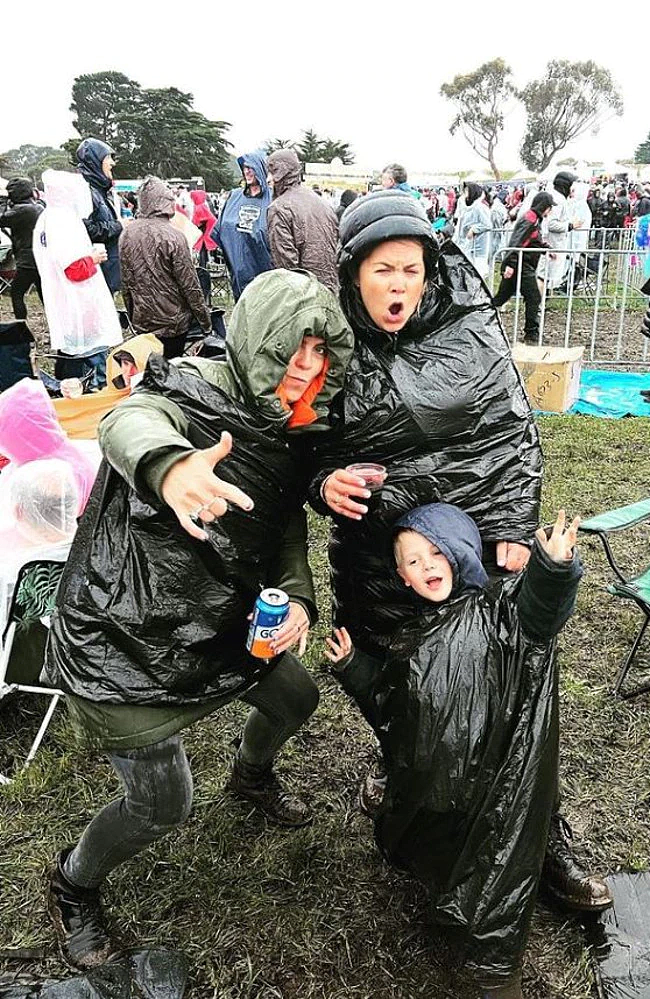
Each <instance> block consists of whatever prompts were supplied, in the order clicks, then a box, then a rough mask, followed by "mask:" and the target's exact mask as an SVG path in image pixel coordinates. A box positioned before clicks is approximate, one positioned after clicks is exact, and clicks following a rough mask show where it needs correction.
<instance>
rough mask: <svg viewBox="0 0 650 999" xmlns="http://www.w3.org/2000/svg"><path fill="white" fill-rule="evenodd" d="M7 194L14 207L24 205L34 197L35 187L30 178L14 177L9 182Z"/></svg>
mask: <svg viewBox="0 0 650 999" xmlns="http://www.w3.org/2000/svg"><path fill="white" fill-rule="evenodd" d="M7 194H8V195H9V200H10V201H12V202H13V204H14V205H22V204H24V203H25V202H26V201H31V200H32V199H33V197H34V185H33V184H32V182H31V180H30V179H29V177H12V178H11V180H10V181H8V182H7Z"/></svg>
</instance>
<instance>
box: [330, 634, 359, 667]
mask: <svg viewBox="0 0 650 999" xmlns="http://www.w3.org/2000/svg"><path fill="white" fill-rule="evenodd" d="M325 641H326V643H327V644H328V645H329V649H325V655H326V656H327V658H328V659H329V660H330V662H333V663H339V662H341V660H342V659H345V657H346V656H349V655H350V653H351V652H352V639H351V638H350V636H349V635H348V633H347V630H346V629H345V628H335V629H334V638H330V637H329V636H327V637H326V638H325Z"/></svg>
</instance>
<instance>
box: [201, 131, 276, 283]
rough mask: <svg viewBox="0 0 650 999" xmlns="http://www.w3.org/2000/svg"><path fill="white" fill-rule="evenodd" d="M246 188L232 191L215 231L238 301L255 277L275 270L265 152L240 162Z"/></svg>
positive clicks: (259, 152)
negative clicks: (267, 217) (270, 238)
mask: <svg viewBox="0 0 650 999" xmlns="http://www.w3.org/2000/svg"><path fill="white" fill-rule="evenodd" d="M237 162H238V163H239V168H240V170H241V172H242V176H243V178H244V187H236V188H235V189H234V191H231V192H230V194H229V196H228V200H227V201H226V203H225V205H224V206H223V211H222V212H221V216H220V218H219V222H218V224H217V226H216V229H215V233H214V234H215V239H216V240H217V242H218V244H219V246H220V247H221V250H222V252H223V255H224V257H225V260H226V266H227V267H228V273H229V275H230V284H231V286H232V293H233V295H234V298H235V301H237V299H238V298H239V296H240V295H241V293H242V291H243V290H244V288H245V287H246V285H247V284H249V283H250V282H251V281H252V280H253V278H255V277H257V275H258V274H262V273H263V272H264V271H270V270H272V269H273V261H272V260H271V251H270V249H269V241H268V233H267V223H266V212H267V209H268V207H269V205H270V203H271V190H270V188H269V185H268V183H267V180H266V177H267V165H266V157H265V156H264V153H263V152H262V151H261V150H257V151H256V152H253V153H246V154H245V155H244V156H240V157H238V159H237Z"/></svg>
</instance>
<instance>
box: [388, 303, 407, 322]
mask: <svg viewBox="0 0 650 999" xmlns="http://www.w3.org/2000/svg"><path fill="white" fill-rule="evenodd" d="M386 320H387V322H389V323H402V322H404V303H403V302H391V304H390V305H389V306H388V311H387V313H386Z"/></svg>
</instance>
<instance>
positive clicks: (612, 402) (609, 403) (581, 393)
mask: <svg viewBox="0 0 650 999" xmlns="http://www.w3.org/2000/svg"><path fill="white" fill-rule="evenodd" d="M642 391H643V392H650V372H647V373H643V374H637V373H636V372H634V371H598V370H596V369H585V370H584V371H582V373H581V375H580V388H579V390H578V398H577V400H576V402H574V404H573V406H572V407H571V409H569V410H567V412H568V413H569V414H571V415H572V414H574V413H583V414H584V415H585V416H604V417H607V418H609V419H620V418H621V417H622V416H649V417H650V402H646V401H645V399H644V398H643V396H642V395H641V392H642ZM538 412H540V415H543V416H551V415H553V414H551V413H544V412H543V411H541V410H540V411H538Z"/></svg>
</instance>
